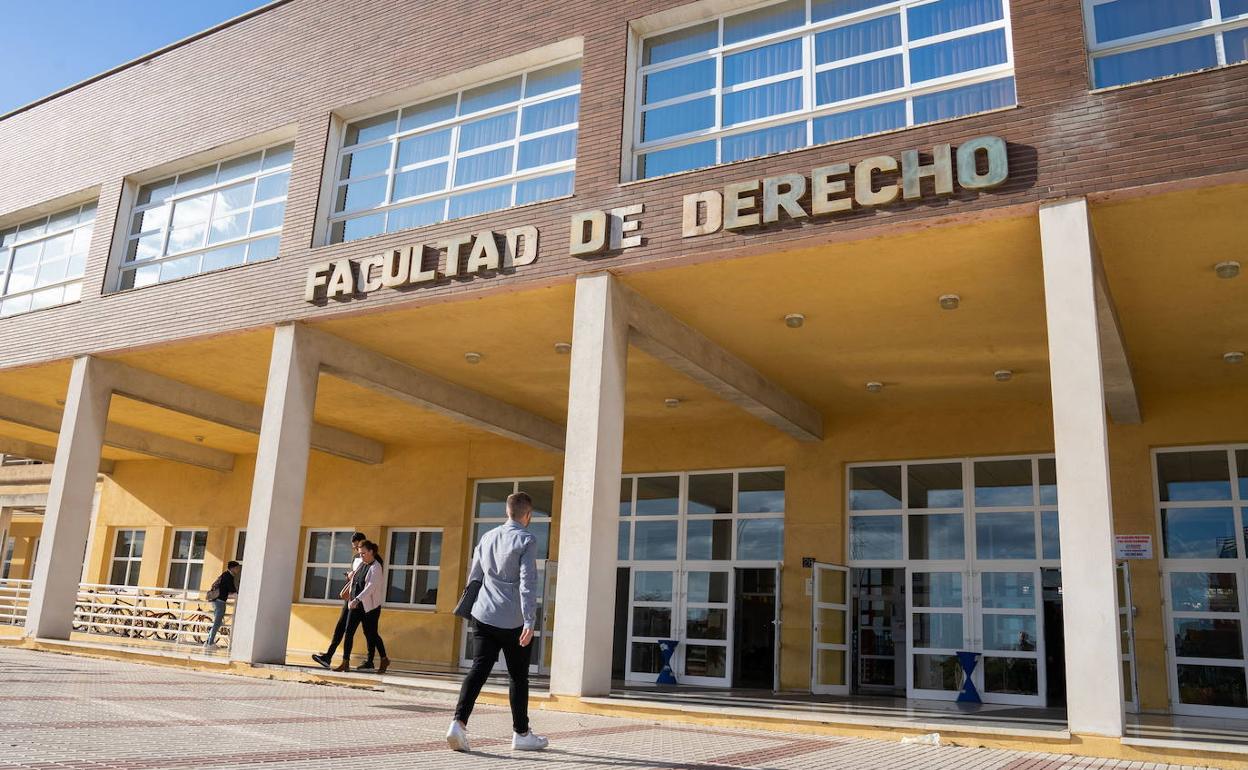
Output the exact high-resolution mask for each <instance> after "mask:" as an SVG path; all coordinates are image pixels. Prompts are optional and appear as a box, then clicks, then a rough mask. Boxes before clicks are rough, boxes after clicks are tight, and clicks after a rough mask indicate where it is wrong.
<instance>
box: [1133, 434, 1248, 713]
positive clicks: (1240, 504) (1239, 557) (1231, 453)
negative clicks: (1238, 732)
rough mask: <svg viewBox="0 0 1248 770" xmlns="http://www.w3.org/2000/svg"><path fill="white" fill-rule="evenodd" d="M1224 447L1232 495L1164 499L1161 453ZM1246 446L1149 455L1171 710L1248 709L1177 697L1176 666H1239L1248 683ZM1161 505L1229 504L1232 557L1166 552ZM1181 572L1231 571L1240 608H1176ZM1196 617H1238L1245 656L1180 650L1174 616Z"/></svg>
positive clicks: (1157, 449)
mask: <svg viewBox="0 0 1248 770" xmlns="http://www.w3.org/2000/svg"><path fill="white" fill-rule="evenodd" d="M1218 451H1221V452H1226V453H1227V455H1228V457H1227V462H1228V465H1227V468H1228V470H1229V472H1230V484H1231V496H1230V497H1229V498H1227V499H1225V500H1183V501H1173V500H1168V501H1165V502H1162V500H1161V478H1160V477H1159V475H1158V473H1157V458H1158V456H1160V455H1163V454H1187V453H1191V452H1218ZM1239 451H1248V443H1243V444H1208V445H1203V446H1177V447H1155V448H1153V449H1152V450H1151V451H1150V452H1149V461H1150V462H1151V463H1152V469H1151V471H1150V472H1151V474H1152V476H1153V503H1154V515H1155V517H1156V519H1155V525H1156V527H1157V530H1156V532H1157V543H1156V551H1155V553H1154V556H1156V557H1157V559H1158V561H1159V565H1160V568H1161V578H1162V596H1161V603H1162V606H1163V607H1164V609H1165V612H1164V613H1163V614H1164V619H1165V626H1164V627H1163V628H1162V640H1163V643H1164V645H1165V648H1166V673H1167V677H1166V679H1167V682H1168V684H1169V689H1170V711H1171V713H1174V714H1185V715H1192V716H1221V717H1234V718H1239V719H1242V718H1243V717H1244V716H1245V714H1248V708H1239V707H1235V706H1202V705H1197V704H1185V703H1181V702H1180V701H1179V680H1178V673H1179V669H1178V667H1179V666H1180V665H1193V666H1202V665H1205V666H1220V667H1225V668H1240V669H1242V670H1243V671H1244V676H1245V680H1246V686H1248V553H1245V551H1248V547H1245V546H1246V545H1248V542H1246V541H1248V533H1246V532H1244V524H1245V522H1246V521H1248V499H1245V498H1244V497H1243V496H1242V495H1240V493H1239V473H1238V471H1237V468H1236V463H1237V458H1236V456H1235V455H1236V452H1239ZM1163 508H1171V509H1173V508H1230V509H1231V513H1232V522H1233V526H1234V528H1235V552H1236V557H1235V558H1234V559H1213V558H1196V559H1180V558H1170V557H1168V556H1166V543H1165V529H1164V528H1163V526H1162V513H1161V512H1162V509H1163ZM1176 572H1179V573H1183V572H1217V573H1231V574H1234V575H1235V581H1236V585H1235V592H1236V594H1237V597H1238V599H1239V612H1238V613H1214V612H1212V611H1208V612H1186V611H1176V610H1175V608H1174V604H1173V602H1172V601H1171V596H1170V576H1171V574H1173V573H1176ZM1184 618H1189V619H1190V618H1197V619H1226V620H1238V621H1239V629H1240V636H1241V641H1240V645H1241V650H1242V653H1243V657H1241V658H1240V659H1239V660H1235V659H1233V658H1193V657H1187V656H1180V655H1178V650H1176V649H1175V646H1174V621H1175V620H1176V619H1184Z"/></svg>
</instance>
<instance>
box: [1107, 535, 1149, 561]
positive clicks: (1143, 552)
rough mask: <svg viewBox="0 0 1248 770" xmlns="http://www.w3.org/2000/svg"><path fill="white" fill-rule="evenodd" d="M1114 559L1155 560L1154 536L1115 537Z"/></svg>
mask: <svg viewBox="0 0 1248 770" xmlns="http://www.w3.org/2000/svg"><path fill="white" fill-rule="evenodd" d="M1114 557H1115V558H1118V559H1151V558H1153V536H1152V535H1114Z"/></svg>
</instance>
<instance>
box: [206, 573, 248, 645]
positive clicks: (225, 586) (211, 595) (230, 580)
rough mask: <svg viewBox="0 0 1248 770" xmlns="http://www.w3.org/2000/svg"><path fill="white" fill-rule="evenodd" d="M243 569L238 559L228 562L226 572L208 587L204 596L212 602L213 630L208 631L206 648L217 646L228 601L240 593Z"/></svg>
mask: <svg viewBox="0 0 1248 770" xmlns="http://www.w3.org/2000/svg"><path fill="white" fill-rule="evenodd" d="M242 571H243V565H241V564H239V563H238V562H236V561H231V562H230V563H229V564H226V565H225V572H222V573H221V574H220V575H219V576H218V577H217V579H216V580H214V581H212V587H211V588H209V589H208V594H207V595H206V596H205V597H204V598H205V599H207V600H208V601H210V602H212V630H211V631H209V632H208V641H207V642H204V649H205V650H208V649H211V648H213V647H216V646H217V632H218V631H220V630H221V624H222V623H224V622H225V607H226V602H227V601H228V600H229V598H230V597H231V596H232V595H234V594H237V593H238V576H239V574H240V573H241V572H242Z"/></svg>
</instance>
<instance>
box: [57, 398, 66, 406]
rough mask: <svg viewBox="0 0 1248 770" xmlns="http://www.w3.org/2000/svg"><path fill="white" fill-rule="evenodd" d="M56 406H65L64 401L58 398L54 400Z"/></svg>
mask: <svg viewBox="0 0 1248 770" xmlns="http://www.w3.org/2000/svg"><path fill="white" fill-rule="evenodd" d="M56 405H57V406H65V399H63V398H58V399H56Z"/></svg>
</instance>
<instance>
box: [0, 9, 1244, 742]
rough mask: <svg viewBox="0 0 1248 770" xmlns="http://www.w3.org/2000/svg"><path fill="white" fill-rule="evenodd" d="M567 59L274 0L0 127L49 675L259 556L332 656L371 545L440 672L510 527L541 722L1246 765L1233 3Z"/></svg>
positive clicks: (10, 332)
mask: <svg viewBox="0 0 1248 770" xmlns="http://www.w3.org/2000/svg"><path fill="white" fill-rule="evenodd" d="M536 16H537V17H538V18H540V19H541V21H540V22H535V14H534V7H533V5H532V4H528V5H523V6H521V5H516V6H503V7H500V6H498V5H497V4H491V3H477V2H463V3H456V4H451V5H444V6H433V5H422V6H421V7H420V8H419V9H418V10H416V9H413V8H412V7H410V6H407V5H403V4H393V3H384V2H350V3H348V2H337V1H335V0H289V1H279V2H274V3H271V4H269V5H267V6H265V7H264V8H262V9H260V10H259V11H257V12H254V13H250V14H247V15H245V16H243V17H240V18H238V19H235V20H232V21H231V22H228V23H226V24H223V25H221V26H219V27H217V28H214V29H213V30H210V31H208V32H206V33H204V34H202V35H199V36H197V37H195V38H193V39H189V40H186V41H182V42H181V43H178V44H176V45H173V46H170V47H169V48H166V49H163V50H161V51H158V52H156V53H154V54H152V55H150V56H147V57H144V58H143V59H141V60H139V61H136V62H133V63H131V64H128V65H125V66H123V67H120V68H118V69H116V70H113V71H111V72H109V73H105V74H104V75H101V76H100V77H97V78H95V79H93V80H91V81H88V82H85V83H82V84H79V85H77V86H75V87H73V88H70V89H68V90H66V91H64V92H62V93H59V94H56V95H53V96H52V97H49V98H47V99H45V100H42V101H40V102H37V103H35V104H32V105H29V106H27V107H25V108H22V109H20V110H17V111H15V112H13V113H10V114H9V115H7V116H4V117H3V118H2V119H0V148H3V149H0V157H3V160H4V164H3V172H2V173H3V175H4V177H5V179H6V181H7V184H5V185H3V186H2V187H0V287H2V289H3V294H2V295H0V437H2V441H3V445H2V446H0V450H3V451H5V452H12V453H14V454H17V455H21V456H24V457H30V458H38V459H43V460H47V461H49V462H50V463H51V464H50V468H51V470H50V471H49V472H48V475H47V478H46V479H45V480H44V481H43V482H37V481H32V479H33V477H31V478H30V479H27V480H26V481H24V482H22V483H44V484H46V488H45V487H37V488H35V487H31V488H30V489H28V490H26V491H25V492H22V493H21V494H24V495H27V497H22V500H21V501H22V502H23V505H24V506H25V507H22V508H20V513H18V512H17V511H18V510H19V509H18V508H17V507H14V511H15V512H14V513H9V514H7V518H6V519H3V520H0V530H10V531H11V534H10V535H6V538H5V540H4V541H2V542H4V543H6V544H11V545H6V549H8V550H13V552H14V555H13V556H12V557H9V556H8V555H7V550H6V557H5V562H4V563H5V569H6V575H5V579H8V580H13V581H19V580H30V581H31V583H30V584H29V588H28V589H25V588H23V589H22V590H28V593H29V599H28V609H27V610H26V612H25V615H24V632H25V633H26V634H28V635H32V636H36V637H42V638H50V639H56V638H68V637H69V636H70V635H71V634H72V633H73V632H74V630H75V628H76V626H75V622H76V621H75V603H76V597H77V595H78V594H77V592H78V591H79V590H80V587H81V586H80V584H82V583H85V584H89V585H104V586H134V587H143V586H147V587H160V588H168V589H174V590H181V591H192V592H194V591H197V590H200V589H202V588H205V587H206V585H207V584H208V583H210V582H211V580H212V579H213V578H214V577H215V575H216V574H218V572H219V571H220V569H221V565H222V564H223V563H224V562H225V561H228V560H229V559H233V558H237V559H238V560H240V561H242V562H243V564H244V578H243V581H242V593H241V595H240V597H239V600H238V606H237V611H236V616H235V619H234V628H233V634H232V643H231V648H230V655H231V657H232V658H234V659H236V660H239V661H244V662H252V663H271V662H281V661H284V660H286V659H287V658H288V657H290V659H292V660H301V659H302V658H303V657H304V656H305V655H306V654H307V653H308V652H310V651H313V650H317V649H320V648H321V647H322V646H323V645H324V644H325V640H326V637H327V635H328V632H329V631H330V630H331V628H332V625H333V622H334V620H335V618H336V616H337V612H338V606H337V604H338V603H337V600H336V596H337V590H338V581H340V579H341V573H342V571H343V569H344V567H345V566H346V565H347V564H349V562H350V553H349V546H348V541H349V537H350V535H351V533H352V532H354V531H357V530H359V531H362V532H364V533H365V534H367V535H368V536H369V537H370V538H372V539H373V540H375V541H376V542H378V543H379V544H380V545H381V548H382V553H383V555H384V556H385V557H386V558H387V560H388V565H389V571H388V587H387V610H386V617H385V631H386V634H387V638H388V639H389V640H391V641H390V644H389V647H390V649H391V650H392V652H393V653H394V657H396V658H398V659H401V660H404V661H407V662H409V663H411V664H413V665H438V666H455V665H458V664H459V663H460V662H461V661H462V660H463V659H464V658H465V656H466V655H467V654H468V648H467V641H466V636H465V630H464V628H463V625H462V624H461V623H460V622H459V621H458V620H457V619H456V618H455V617H454V616H453V615H452V614H451V612H450V610H451V609H452V607H453V606H454V603H455V599H456V598H457V596H458V594H459V591H460V590H461V588H462V586H463V583H464V577H465V574H466V571H467V569H468V566H469V559H470V554H471V550H472V547H473V545H474V543H475V541H476V540H477V539H478V538H479V537H480V535H481V533H482V532H484V531H487V530H488V529H489V528H491V527H492V526H495V525H497V523H499V521H500V520H501V518H502V515H503V514H502V507H501V506H502V501H503V500H504V499H505V497H506V495H507V494H509V493H510V492H512V491H516V490H524V491H526V492H529V493H530V494H531V495H532V496H533V497H534V499H535V500H536V501H537V512H536V513H537V515H536V517H535V523H534V525H533V529H534V530H535V532H536V533H537V534H538V536H539V542H540V543H541V549H542V553H541V561H540V562H539V563H540V566H541V570H542V573H543V581H542V585H543V596H542V603H543V604H542V621H541V624H540V629H539V630H540V633H539V639H538V644H539V647H540V650H541V653H540V655H538V656H537V660H536V662H535V667H536V668H537V670H539V671H541V672H543V673H549V674H550V677H551V679H550V681H551V689H552V692H554V693H557V694H561V695H572V696H589V695H599V694H604V693H606V692H607V691H608V690H609V689H610V688H611V683H612V681H613V680H617V681H620V680H622V681H625V682H632V683H636V684H647V683H653V682H654V681H655V679H656V678H657V676H658V674H659V671H660V669H661V668H662V666H663V664H664V658H663V655H662V653H661V651H660V650H661V645H660V643H661V642H664V641H665V640H676V641H677V642H678V644H677V645H676V653H675V655H674V657H673V658H672V661H671V663H672V668H673V671H674V673H675V676H676V678H677V679H678V680H680V681H681V682H685V683H688V684H698V685H710V686H723V687H739V688H761V689H767V690H777V691H797V692H813V693H820V694H833V695H840V694H851V693H852V694H883V695H898V696H904V697H907V698H914V699H935V700H952V699H953V698H955V697H956V696H957V695H958V693H959V691H960V690H962V689H963V685H964V681H965V677H966V674H965V671H964V669H963V668H962V666H961V665H960V664H959V662H958V653H959V652H972V653H977V654H978V656H977V658H978V659H977V667H976V668H975V669H974V670H973V673H971V675H970V676H971V681H972V682H973V683H974V684H975V687H976V689H977V690H978V691H979V692H980V694H981V696H982V697H983V699H984V700H985V701H986V702H990V703H1004V704H1018V705H1021V706H1036V707H1045V706H1064V707H1065V708H1066V710H1067V714H1068V721H1069V725H1070V730H1071V732H1072V733H1078V734H1087V735H1101V736H1110V737H1115V736H1119V735H1121V734H1122V730H1123V720H1124V716H1123V712H1124V710H1132V711H1133V710H1143V711H1147V712H1168V713H1174V714H1194V715H1218V716H1231V717H1248V681H1246V679H1245V677H1246V671H1245V665H1246V664H1245V657H1244V649H1245V643H1244V633H1245V626H1246V624H1248V623H1246V621H1248V618H1245V614H1246V613H1248V606H1245V604H1244V601H1245V600H1244V599H1243V598H1242V596H1241V585H1242V582H1243V581H1244V580H1248V566H1245V564H1246V563H1245V561H1244V559H1245V558H1246V554H1248V542H1246V541H1245V540H1244V539H1243V538H1244V537H1248V526H1246V525H1248V522H1246V520H1245V517H1246V516H1248V410H1246V409H1244V406H1243V405H1244V403H1245V398H1246V397H1248V365H1245V364H1243V363H1242V359H1243V351H1244V350H1245V349H1248V277H1243V276H1240V275H1239V262H1240V261H1242V260H1243V253H1244V243H1245V240H1246V238H1245V236H1246V235H1248V233H1246V232H1245V225H1244V221H1245V220H1244V217H1243V214H1242V212H1243V211H1244V210H1245V208H1244V207H1245V203H1248V69H1245V68H1244V67H1240V66H1238V65H1239V64H1241V63H1243V62H1244V61H1245V60H1246V59H1248V47H1246V46H1248V4H1246V3H1244V2H1242V0H1201V2H1191V3H1170V2H1159V1H1158V0H1082V1H1081V2H1077V3H1067V4H1063V7H1061V8H1059V7H1056V4H1053V3H1047V2H1043V0H783V1H782V2H771V3H762V4H759V3H753V2H738V0H697V1H695V2H680V0H675V1H671V0H666V1H660V0H644V1H641V2H633V3H627V4H617V5H615V6H612V7H606V6H603V5H602V4H600V3H589V2H575V1H572V2H560V3H557V4H556V3H551V4H548V5H547V6H544V7H543V8H542V11H541V13H539V14H537V15H536ZM51 461H54V462H51ZM33 467H48V466H33ZM0 471H3V469H0ZM25 472H28V471H25ZM15 483H16V482H15ZM38 494H44V496H45V500H46V502H44V503H43V504H42V505H34V504H33V503H32V500H31V499H29V496H30V495H36V496H37V495H38ZM14 495H16V496H18V497H20V496H21V495H19V494H18V493H17V492H15V493H14ZM14 501H15V502H16V501H17V497H15V498H14ZM11 507H13V506H11ZM5 510H6V511H7V510H8V509H7V508H6V509H5ZM35 510H42V511H43V513H42V514H41V516H32V515H31V514H32V512H33V511H35ZM10 522H12V523H10ZM27 530H30V531H27ZM1241 533H1244V534H1241ZM36 537H37V538H39V540H38V546H37V548H35V547H34V543H33V541H32V538H36ZM19 551H20V553H19ZM84 554H85V556H84ZM79 563H85V564H84V567H83V569H82V572H81V573H79V570H78V568H77V564H79ZM10 565H12V566H10ZM64 565H70V566H68V567H66V566H64ZM10 571H11V572H12V574H11V575H10V574H9V572H10ZM19 572H20V574H19ZM0 598H3V597H0Z"/></svg>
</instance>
